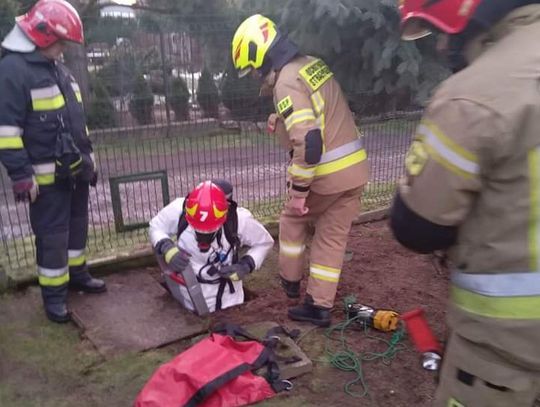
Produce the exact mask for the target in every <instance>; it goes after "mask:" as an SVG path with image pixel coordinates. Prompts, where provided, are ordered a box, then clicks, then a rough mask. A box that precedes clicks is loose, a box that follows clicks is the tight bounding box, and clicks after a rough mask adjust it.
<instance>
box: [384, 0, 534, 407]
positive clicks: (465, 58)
mask: <svg viewBox="0 0 540 407" xmlns="http://www.w3.org/2000/svg"><path fill="white" fill-rule="evenodd" d="M400 11H401V16H402V32H403V37H404V39H407V40H414V39H418V38H422V37H424V36H426V35H429V34H430V33H432V32H437V33H438V34H439V40H440V46H439V49H441V50H444V51H445V52H446V56H447V58H448V62H449V63H450V66H451V68H452V70H453V71H454V73H455V74H454V75H452V76H451V77H450V78H449V79H448V80H446V81H445V82H444V83H443V84H442V85H441V86H440V87H439V88H438V89H437V91H436V92H435V94H434V96H433V97H432V99H431V102H430V104H429V105H428V107H427V108H426V111H425V112H424V117H423V118H422V121H421V123H420V125H419V126H418V129H417V132H416V135H415V137H414V140H413V142H412V145H411V147H410V150H409V152H408V154H407V156H406V168H407V177H406V179H405V180H404V181H403V183H402V184H401V185H400V188H399V190H398V194H397V196H396V198H395V200H394V203H393V207H392V211H391V221H390V225H391V227H392V230H393V232H394V234H395V236H396V238H397V239H398V240H399V241H400V242H401V243H402V244H403V245H405V246H406V247H409V248H410V249H413V250H415V251H418V252H421V253H429V252H433V251H444V252H446V255H447V258H448V259H449V264H450V265H451V276H450V304H449V310H448V324H449V328H450V338H449V341H448V344H447V348H446V351H445V356H444V362H443V367H442V372H441V377H440V381H439V386H438V389H437V393H436V396H435V403H434V405H435V406H440V407H443V406H444V407H450V406H452V407H462V406H467V407H470V406H473V407H488V406H489V407H496V406H515V407H525V406H527V407H529V406H532V405H533V404H534V400H535V399H536V397H537V396H538V395H539V393H540V380H539V377H540V375H539V374H540V348H539V347H538V343H539V342H540V307H539V304H540V257H539V242H540V240H539V236H540V216H539V213H540V212H539V205H540V200H539V196H540V182H539V179H540V175H539V174H540V91H539V89H540V88H539V83H540V68H539V67H540V47H539V45H538V44H539V38H540V0H536V1H533V0H427V1H426V0H402V1H401V3H400Z"/></svg>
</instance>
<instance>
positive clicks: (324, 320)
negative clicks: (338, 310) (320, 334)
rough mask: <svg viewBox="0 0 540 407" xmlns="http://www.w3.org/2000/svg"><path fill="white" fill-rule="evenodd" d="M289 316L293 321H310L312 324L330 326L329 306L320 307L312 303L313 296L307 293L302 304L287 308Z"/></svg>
mask: <svg viewBox="0 0 540 407" xmlns="http://www.w3.org/2000/svg"><path fill="white" fill-rule="evenodd" d="M288 315H289V318H290V319H292V320H293V321H305V322H311V323H312V324H314V325H317V326H322V327H328V326H330V320H331V318H330V308H326V307H320V306H318V305H315V304H314V303H313V297H311V295H309V294H307V295H306V298H305V300H304V303H303V304H302V305H299V306H297V307H293V308H289V312H288Z"/></svg>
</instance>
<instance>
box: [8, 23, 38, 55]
mask: <svg viewBox="0 0 540 407" xmlns="http://www.w3.org/2000/svg"><path fill="white" fill-rule="evenodd" d="M2 47H3V48H5V49H7V50H9V51H14V52H23V53H29V52H34V50H35V49H36V46H35V45H34V43H33V42H32V41H30V40H29V39H28V37H27V36H26V34H25V33H24V32H23V30H21V29H20V28H19V26H18V25H17V24H15V25H14V26H13V28H12V29H11V31H10V32H9V34H8V35H6V38H4V41H3V42H2Z"/></svg>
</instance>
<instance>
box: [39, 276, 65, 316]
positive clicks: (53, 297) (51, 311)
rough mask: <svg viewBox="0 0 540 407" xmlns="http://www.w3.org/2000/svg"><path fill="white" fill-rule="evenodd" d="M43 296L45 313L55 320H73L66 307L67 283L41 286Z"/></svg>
mask: <svg viewBox="0 0 540 407" xmlns="http://www.w3.org/2000/svg"><path fill="white" fill-rule="evenodd" d="M41 298H43V306H44V308H45V314H46V315H47V318H49V319H50V320H51V321H53V322H59V323H63V322H68V321H69V320H71V317H70V315H69V312H68V310H67V307H66V298H67V284H62V285H59V286H41Z"/></svg>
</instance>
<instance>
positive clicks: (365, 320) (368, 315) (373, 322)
mask: <svg viewBox="0 0 540 407" xmlns="http://www.w3.org/2000/svg"><path fill="white" fill-rule="evenodd" d="M347 313H348V317H349V319H353V318H354V319H355V321H358V322H359V323H360V324H361V325H362V326H368V327H371V328H375V329H378V330H379V331H383V332H390V331H395V330H396V329H397V326H398V323H399V314H398V313H397V312H395V311H392V310H384V309H375V308H373V307H370V306H368V305H362V304H355V303H352V304H347Z"/></svg>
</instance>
